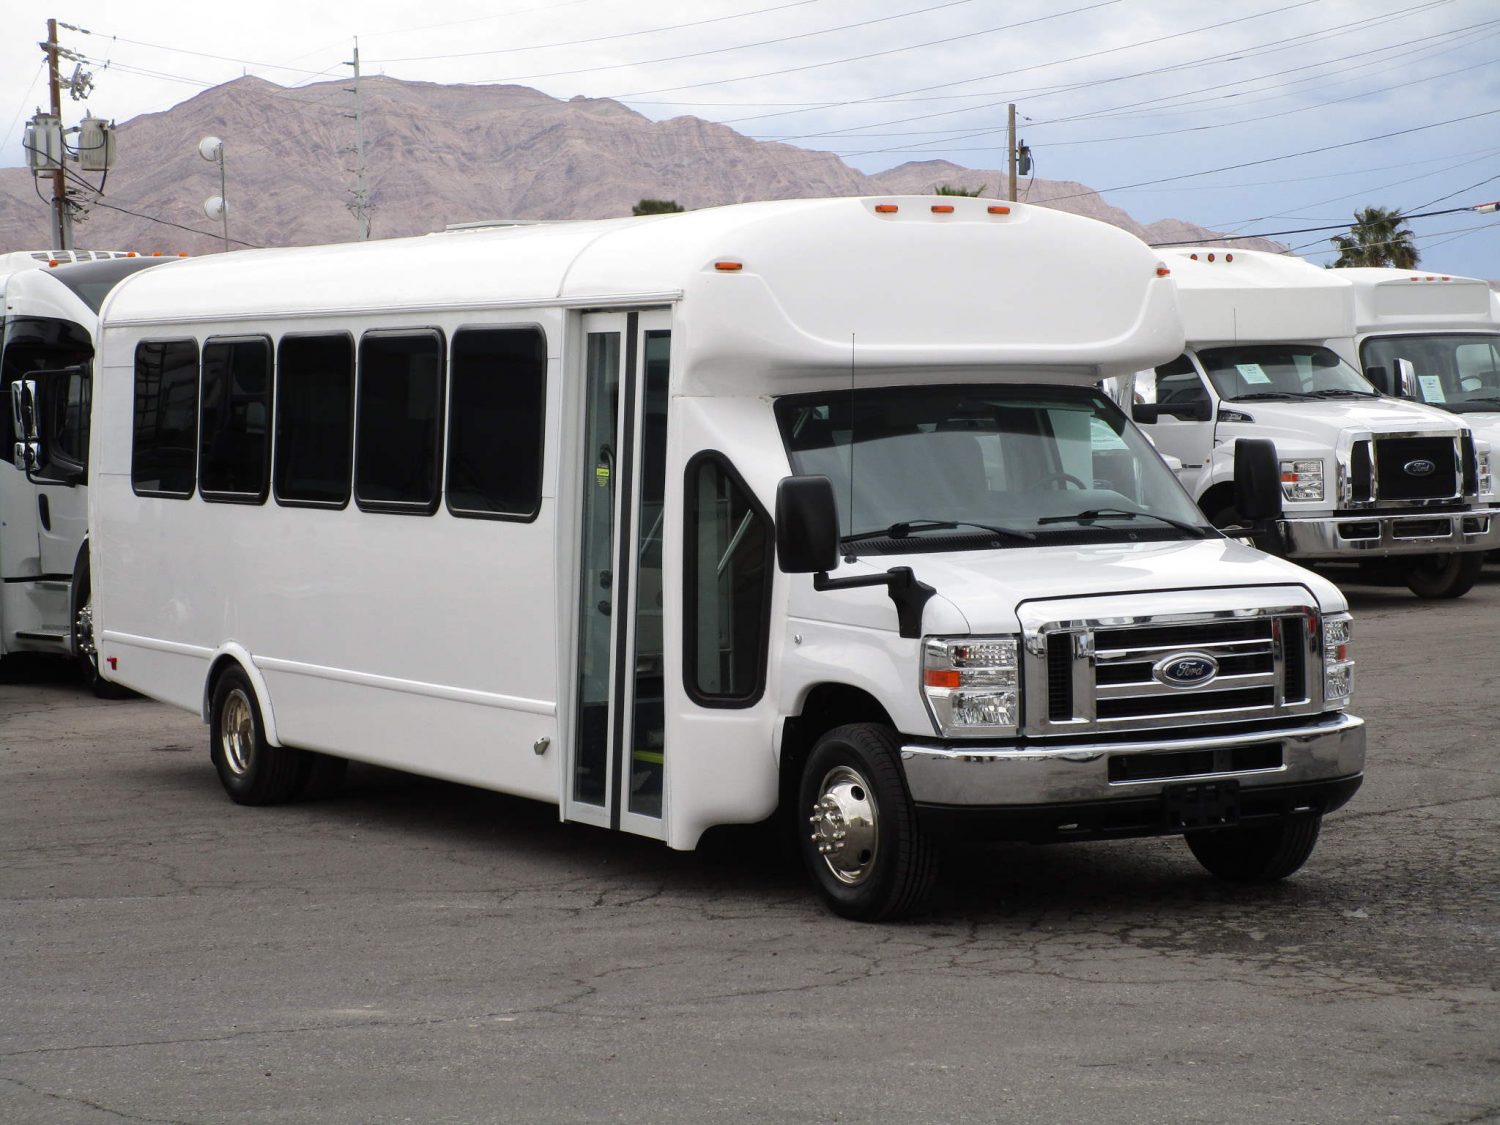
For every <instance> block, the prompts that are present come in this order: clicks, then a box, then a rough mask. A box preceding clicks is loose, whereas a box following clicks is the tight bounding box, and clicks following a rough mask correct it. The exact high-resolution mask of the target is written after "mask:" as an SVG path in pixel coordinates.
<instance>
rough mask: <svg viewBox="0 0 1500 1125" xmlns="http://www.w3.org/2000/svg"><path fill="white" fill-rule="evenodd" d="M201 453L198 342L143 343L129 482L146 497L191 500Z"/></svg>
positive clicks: (138, 361) (138, 351) (137, 365)
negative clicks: (188, 498) (199, 439)
mask: <svg viewBox="0 0 1500 1125" xmlns="http://www.w3.org/2000/svg"><path fill="white" fill-rule="evenodd" d="M197 453H198V342H197V341H196V340H146V341H143V342H142V343H141V344H139V345H138V346H137V347H136V349H135V437H134V444H133V446H132V449H131V456H130V483H131V485H132V486H133V487H134V489H135V491H136V492H137V493H140V494H141V495H144V496H176V497H182V498H186V497H188V496H191V495H192V494H193V484H194V479H195V476H196V459H197Z"/></svg>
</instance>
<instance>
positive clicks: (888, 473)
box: [776, 384, 1213, 553]
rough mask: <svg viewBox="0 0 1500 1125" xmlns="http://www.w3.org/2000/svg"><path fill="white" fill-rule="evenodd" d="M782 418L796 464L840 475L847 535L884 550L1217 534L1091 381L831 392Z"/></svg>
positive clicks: (784, 408) (785, 405) (797, 400)
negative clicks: (1087, 385)
mask: <svg viewBox="0 0 1500 1125" xmlns="http://www.w3.org/2000/svg"><path fill="white" fill-rule="evenodd" d="M776 414H777V419H778V422H779V423H780V426H781V432H782V438H783V440H784V441H785V443H786V448H787V454H788V456H789V458H790V461H791V465H792V469H793V471H794V472H796V473H798V474H802V475H813V476H825V477H827V478H828V479H829V480H830V481H832V482H833V486H834V493H835V496H836V497H837V498H838V502H839V509H840V520H841V524H842V526H841V531H842V532H843V534H844V537H845V540H846V542H848V541H851V540H857V541H860V542H861V543H862V544H863V545H864V546H863V548H862V549H866V550H870V551H874V552H876V553H880V552H885V553H894V552H899V551H902V550H934V549H953V548H954V547H956V546H964V547H972V548H979V547H987V546H992V545H995V544H1000V545H1003V546H1007V547H1021V546H1028V545H1041V544H1045V543H1056V542H1058V541H1060V540H1068V541H1073V542H1079V541H1089V542H1092V541H1097V540H1099V539H1182V538H1201V537H1204V536H1206V535H1210V534H1213V532H1212V531H1211V529H1209V528H1208V526H1207V523H1206V521H1205V520H1204V518H1203V515H1202V513H1201V512H1199V510H1198V508H1197V507H1196V506H1195V505H1194V504H1193V502H1192V501H1191V500H1190V499H1189V498H1188V496H1187V494H1186V493H1185V492H1184V491H1183V490H1182V488H1181V486H1180V485H1179V484H1178V483H1177V480H1176V478H1175V477H1174V476H1173V475H1172V472H1171V470H1170V469H1168V468H1167V466H1166V464H1165V462H1163V461H1162V459H1161V457H1160V456H1158V455H1157V453H1156V450H1155V449H1154V448H1153V447H1152V445H1151V444H1150V442H1149V441H1147V439H1146V438H1145V437H1144V436H1143V435H1142V434H1141V432H1140V431H1139V430H1137V429H1136V428H1135V426H1134V425H1132V424H1131V423H1130V422H1129V421H1127V420H1126V418H1125V416H1124V414H1122V413H1121V412H1120V409H1119V408H1118V407H1117V406H1115V404H1114V403H1113V402H1111V401H1110V400H1109V399H1108V398H1106V397H1105V396H1104V395H1103V394H1102V393H1101V392H1099V391H1097V390H1094V389H1092V388H1085V387H1052V386H1018V385H1008V384H1007V385H997V384H975V385H964V386H937V387H911V386H905V387H889V388H877V389H858V390H853V391H848V390H844V391H823V392H819V393H816V394H806V395H792V396H788V397H785V398H782V399H780V400H778V401H777V404H776ZM944 539H946V540H948V542H943V540H944Z"/></svg>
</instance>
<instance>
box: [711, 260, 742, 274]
mask: <svg viewBox="0 0 1500 1125" xmlns="http://www.w3.org/2000/svg"><path fill="white" fill-rule="evenodd" d="M744 268H745V263H744V262H732V261H727V260H726V261H722V262H715V263H714V269H716V270H718V271H719V272H720V273H739V272H740V270H742V269H744Z"/></svg>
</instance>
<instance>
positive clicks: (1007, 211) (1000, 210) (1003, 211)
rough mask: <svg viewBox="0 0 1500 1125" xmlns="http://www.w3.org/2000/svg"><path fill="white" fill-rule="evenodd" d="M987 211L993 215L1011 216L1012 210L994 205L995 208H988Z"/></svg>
mask: <svg viewBox="0 0 1500 1125" xmlns="http://www.w3.org/2000/svg"><path fill="white" fill-rule="evenodd" d="M986 210H987V211H988V212H989V213H990V214H991V215H1009V214H1010V208H1009V207H1002V206H1000V205H999V204H998V203H997V204H995V205H993V206H991V207H988V208H986Z"/></svg>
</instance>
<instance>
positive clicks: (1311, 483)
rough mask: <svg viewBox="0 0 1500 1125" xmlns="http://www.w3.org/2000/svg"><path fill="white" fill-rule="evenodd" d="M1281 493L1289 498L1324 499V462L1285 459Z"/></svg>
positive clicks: (1282, 470)
mask: <svg viewBox="0 0 1500 1125" xmlns="http://www.w3.org/2000/svg"><path fill="white" fill-rule="evenodd" d="M1281 494H1282V495H1283V496H1285V497H1286V498H1287V499H1288V500H1321V499H1323V462H1322V461H1319V460H1311V461H1283V462H1282V463H1281Z"/></svg>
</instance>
